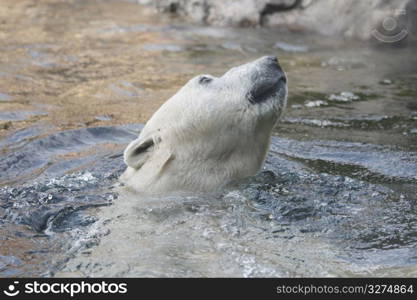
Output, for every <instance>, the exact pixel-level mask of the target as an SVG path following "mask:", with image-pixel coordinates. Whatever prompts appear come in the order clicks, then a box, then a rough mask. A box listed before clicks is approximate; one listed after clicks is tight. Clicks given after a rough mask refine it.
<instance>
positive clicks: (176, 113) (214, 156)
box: [122, 56, 287, 193]
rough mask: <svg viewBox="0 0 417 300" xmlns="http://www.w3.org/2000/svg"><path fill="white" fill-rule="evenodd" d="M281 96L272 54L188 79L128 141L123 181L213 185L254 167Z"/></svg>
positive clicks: (148, 187)
mask: <svg viewBox="0 0 417 300" xmlns="http://www.w3.org/2000/svg"><path fill="white" fill-rule="evenodd" d="M286 95H287V85H286V76H285V73H284V72H283V71H282V69H281V67H280V66H279V63H278V60H277V58H276V57H273V56H266V57H262V58H260V59H258V60H255V61H253V62H250V63H247V64H244V65H241V66H239V67H235V68H232V69H230V70H229V71H228V72H226V73H225V74H224V75H223V76H221V77H214V76H211V75H200V76H197V77H195V78H193V79H191V80H190V81H188V83H186V84H185V85H184V86H183V87H182V88H181V89H180V90H179V91H178V92H177V93H176V94H175V95H174V96H173V97H172V98H170V99H169V100H168V101H166V102H165V103H164V104H163V105H162V106H161V107H160V108H159V109H158V110H157V111H156V112H155V114H154V115H153V116H152V117H151V119H150V120H149V121H148V122H147V124H146V125H145V127H144V129H143V130H142V132H141V133H140V135H139V137H138V139H136V140H135V141H133V142H132V143H130V145H129V146H128V147H127V148H126V150H125V152H124V161H125V163H126V164H127V166H128V169H127V170H126V172H125V173H124V175H123V176H122V181H124V182H125V183H126V184H127V185H129V186H131V187H133V188H134V189H135V190H138V191H141V192H146V191H147V192H151V193H165V192H171V191H177V190H178V191H180V190H186V191H211V190H214V189H216V188H218V187H220V186H222V185H224V184H225V183H227V182H229V181H231V180H235V179H239V178H244V177H247V176H251V175H254V174H256V173H257V172H258V171H259V169H260V168H261V166H262V164H263V161H264V159H265V155H266V152H267V150H268V146H269V140H270V136H271V131H272V128H273V127H274V125H275V123H276V122H277V120H278V119H279V117H280V115H281V113H282V111H283V109H284V108H285V105H286Z"/></svg>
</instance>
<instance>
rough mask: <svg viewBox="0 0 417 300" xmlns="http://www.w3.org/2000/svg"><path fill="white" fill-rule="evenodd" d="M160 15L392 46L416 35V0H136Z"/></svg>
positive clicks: (214, 23) (213, 23) (192, 20)
mask: <svg viewBox="0 0 417 300" xmlns="http://www.w3.org/2000/svg"><path fill="white" fill-rule="evenodd" d="M138 2H139V3H141V4H148V5H153V6H155V7H156V9H157V10H158V11H159V12H165V13H171V14H173V15H178V16H182V17H185V18H186V19H189V20H190V21H191V22H195V23H199V24H208V25H214V26H235V27H256V26H264V27H279V28H285V29H289V30H291V31H301V32H314V33H319V34H323V35H328V36H344V37H353V38H357V39H361V40H369V39H373V38H376V39H379V40H382V41H385V42H396V41H397V40H403V39H404V38H405V37H408V38H415V37H416V33H417V30H416V29H417V1H416V0H392V1H386V0H367V1H358V0H346V1H337V0H241V1H236V0H155V1H149V0H138Z"/></svg>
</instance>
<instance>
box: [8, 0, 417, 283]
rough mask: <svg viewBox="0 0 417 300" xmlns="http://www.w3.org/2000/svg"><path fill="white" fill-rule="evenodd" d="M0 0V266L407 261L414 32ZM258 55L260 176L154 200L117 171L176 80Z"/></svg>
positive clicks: (414, 133) (367, 265)
mask: <svg viewBox="0 0 417 300" xmlns="http://www.w3.org/2000/svg"><path fill="white" fill-rule="evenodd" d="M3 2H4V5H2V8H1V9H0V16H1V18H2V19H3V20H5V22H4V23H2V25H1V26H2V33H1V35H0V49H1V53H2V54H1V59H0V138H1V139H0V155H1V159H0V231H1V234H0V276H5V277H9V276H54V275H55V276H172V277H174V276H226V277H229V276H238V277H253V276H261V277H265V276H268V277H269V276H274V277H275V276H416V275H417V262H416V257H417V253H416V249H417V248H416V246H417V214H416V201H417V197H416V192H417V154H416V153H417V152H416V150H417V85H416V79H417V68H416V66H417V58H416V56H415V52H416V49H417V45H415V44H413V43H411V42H409V43H408V44H406V45H403V46H402V47H401V48H392V47H388V46H387V45H370V44H367V43H364V42H356V41H349V40H342V39H338V38H326V37H320V36H312V35H304V34H302V33H290V32H282V31H279V30H277V29H265V28H252V29H250V28H247V29H225V28H209V27H200V26H192V25H187V24H186V23H184V22H182V21H181V20H180V19H170V18H169V17H168V16H166V15H158V16H156V15H155V14H154V12H153V11H152V10H151V9H148V8H144V7H142V6H139V5H137V4H135V3H132V2H129V1H98V0H97V1H92V0H91V1H90V0H89V1H71V2H62V1H55V0H48V1H46V0H45V1H39V2H36V4H34V3H33V2H32V1H26V0H24V1H18V2H16V1H12V0H7V1H3ZM267 54H273V55H277V56H278V58H279V60H280V63H281V65H282V66H283V68H284V69H285V70H286V72H287V75H288V78H289V92H290V94H289V105H288V109H287V112H286V114H285V116H284V118H283V119H282V121H281V122H280V124H278V125H277V127H276V128H275V130H274V137H273V139H272V144H271V151H270V153H269V155H268V158H267V161H266V165H265V168H264V170H263V171H262V172H261V173H260V174H259V175H258V176H256V177H254V178H251V179H248V180H247V181H245V182H240V183H236V184H235V185H233V186H230V187H228V188H227V189H226V190H225V191H223V192H222V193H218V194H214V195H204V196H202V195H187V196H171V197H166V198H163V199H160V198H143V197H138V196H137V195H132V194H129V193H128V192H126V191H124V190H123V189H121V188H120V187H118V186H117V178H118V176H119V175H120V174H121V172H122V171H123V169H124V166H123V162H122V151H123V149H124V147H125V146H126V145H127V143H129V142H130V141H131V140H133V139H134V138H135V137H136V136H137V134H138V133H139V131H140V129H141V128H142V125H140V124H141V123H144V122H146V120H147V119H148V118H149V117H150V116H151V115H152V113H153V112H154V111H155V110H156V109H157V108H158V107H159V106H160V105H161V104H162V103H163V102H164V101H165V100H166V99H168V98H169V97H170V96H171V95H172V94H174V93H175V91H176V90H177V89H179V88H180V87H181V86H182V85H183V84H184V83H185V82H186V81H187V80H188V79H190V78H191V77H193V76H195V75H197V74H201V73H206V74H207V73H208V74H212V75H215V76H220V75H221V74H223V73H224V72H226V71H227V70H228V69H229V68H231V67H233V66H236V65H239V64H242V63H245V62H248V61H250V60H253V59H256V58H258V57H260V56H263V55H267Z"/></svg>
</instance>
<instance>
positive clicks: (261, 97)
mask: <svg viewBox="0 0 417 300" xmlns="http://www.w3.org/2000/svg"><path fill="white" fill-rule="evenodd" d="M253 64H254V69H255V71H253V72H251V82H252V86H251V88H250V90H249V92H248V93H247V96H246V98H247V99H248V100H249V102H250V103H251V104H259V103H263V102H265V101H267V100H268V99H274V98H275V97H276V95H277V94H278V93H279V92H280V91H281V90H286V84H287V77H286V75H285V72H284V71H283V70H282V68H281V66H280V65H279V63H278V59H277V58H276V56H264V57H262V58H260V59H258V60H257V61H254V62H253Z"/></svg>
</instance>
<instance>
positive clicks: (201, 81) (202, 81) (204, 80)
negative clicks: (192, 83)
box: [198, 76, 213, 84]
mask: <svg viewBox="0 0 417 300" xmlns="http://www.w3.org/2000/svg"><path fill="white" fill-rule="evenodd" d="M211 81H213V78H210V77H207V76H201V77H200V78H199V79H198V83H199V84H207V83H210V82H211Z"/></svg>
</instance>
